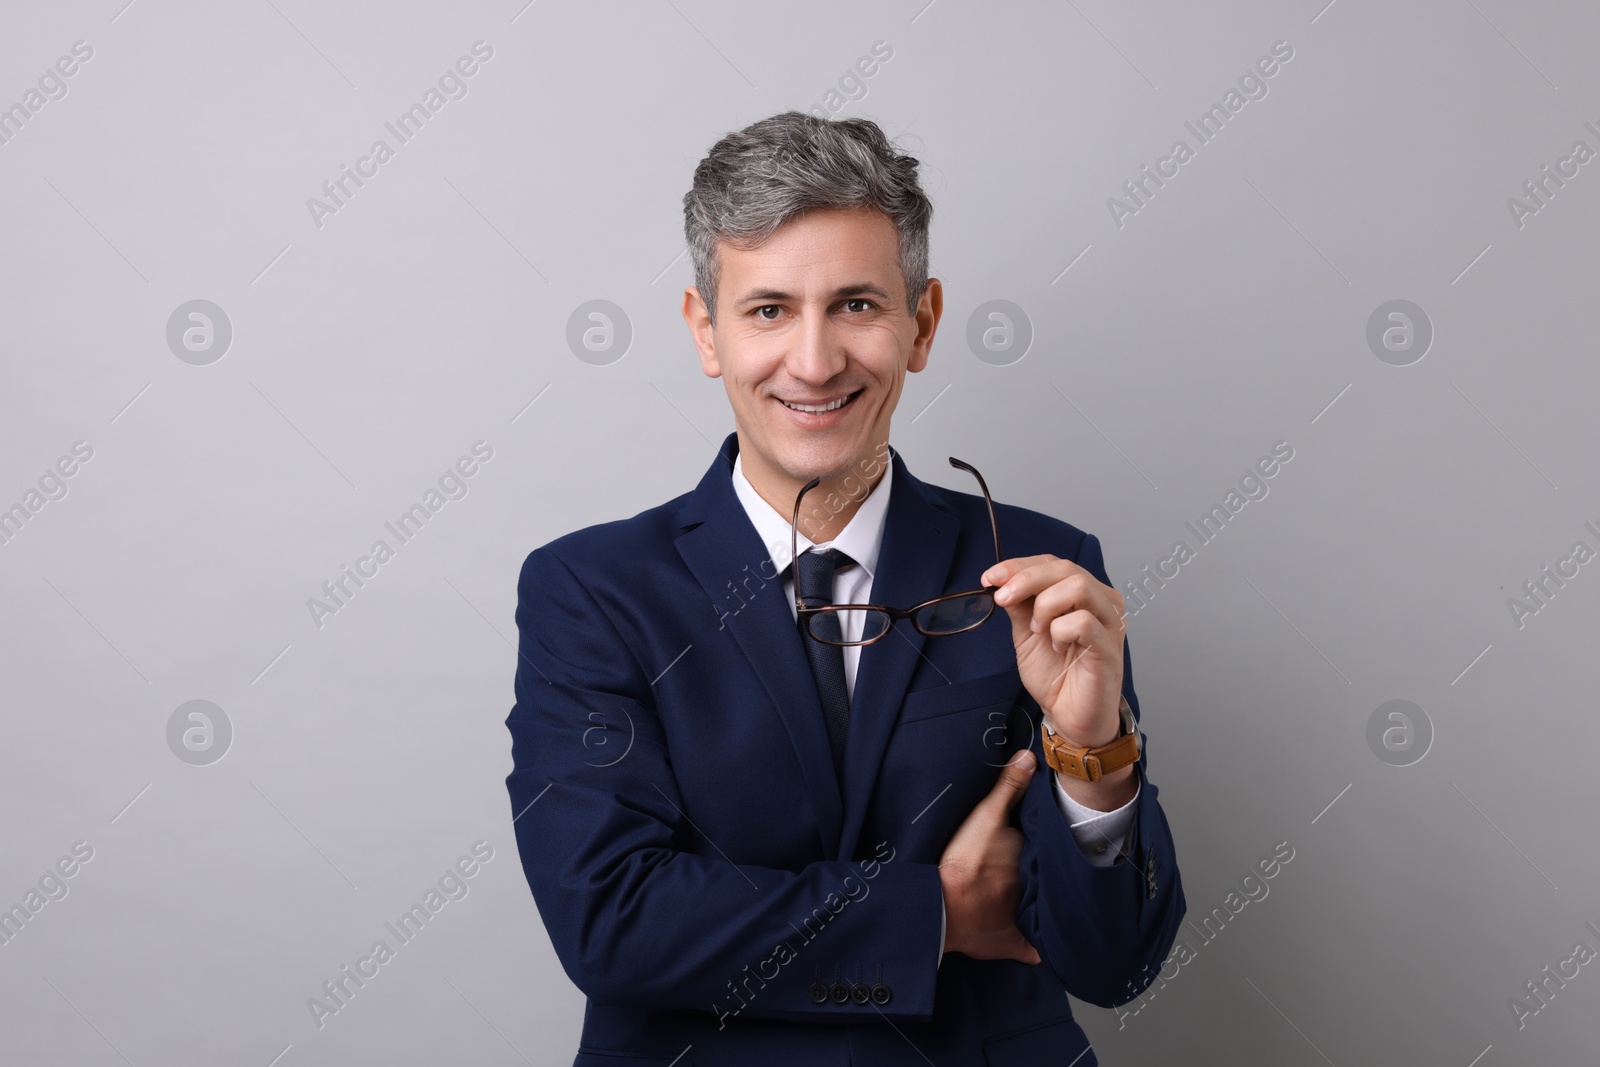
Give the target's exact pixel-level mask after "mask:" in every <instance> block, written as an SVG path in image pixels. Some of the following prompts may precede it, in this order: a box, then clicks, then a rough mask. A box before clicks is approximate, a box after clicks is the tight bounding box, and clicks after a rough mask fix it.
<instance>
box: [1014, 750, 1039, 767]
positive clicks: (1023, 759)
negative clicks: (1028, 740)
mask: <svg viewBox="0 0 1600 1067" xmlns="http://www.w3.org/2000/svg"><path fill="white" fill-rule="evenodd" d="M1011 763H1012V766H1014V767H1016V768H1017V769H1018V770H1023V771H1031V770H1033V764H1034V758H1033V751H1032V750H1031V749H1026V748H1025V749H1023V750H1022V751H1021V752H1019V753H1017V758H1016V759H1014V760H1012V761H1011Z"/></svg>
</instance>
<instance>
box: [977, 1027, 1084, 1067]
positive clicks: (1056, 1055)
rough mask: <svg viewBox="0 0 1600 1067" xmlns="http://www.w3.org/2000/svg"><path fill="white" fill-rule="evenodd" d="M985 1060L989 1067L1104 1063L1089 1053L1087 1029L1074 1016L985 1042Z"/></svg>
mask: <svg viewBox="0 0 1600 1067" xmlns="http://www.w3.org/2000/svg"><path fill="white" fill-rule="evenodd" d="M983 1059H984V1062H985V1063H986V1064H988V1067H1044V1065H1045V1064H1059V1065H1061V1067H1066V1065H1068V1064H1070V1065H1071V1067H1096V1065H1097V1064H1098V1063H1099V1062H1100V1061H1099V1060H1098V1059H1096V1058H1095V1054H1094V1053H1093V1052H1091V1051H1090V1050H1089V1038H1088V1037H1087V1036H1086V1035H1085V1034H1084V1032H1083V1028H1082V1027H1080V1026H1079V1025H1078V1023H1077V1021H1076V1020H1075V1019H1073V1018H1072V1016H1070V1015H1066V1016H1063V1017H1061V1018H1059V1019H1052V1020H1050V1021H1049V1022H1044V1023H1035V1024H1032V1025H1029V1026H1025V1027H1023V1028H1022V1029H1021V1030H1013V1031H1011V1032H1010V1033H1005V1034H1001V1035H999V1036H998V1037H991V1038H987V1039H985V1040H984V1042H983Z"/></svg>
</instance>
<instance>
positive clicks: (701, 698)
mask: <svg viewBox="0 0 1600 1067" xmlns="http://www.w3.org/2000/svg"><path fill="white" fill-rule="evenodd" d="M916 168H917V161H916V160H915V159H912V158H910V157H908V156H904V155H900V154H898V153H897V152H896V151H895V150H894V149H893V148H892V146H890V145H889V143H888V142H887V140H886V139H885V138H884V136H883V133H882V131H881V130H879V129H878V127H877V126H876V125H875V124H873V123H871V122H869V121H865V120H861V119H849V120H840V121H828V120H823V119H818V118H816V117H814V116H810V115H806V114H802V113H800V112H794V111H791V112H787V113H784V114H781V115H776V116H773V117H772V118H769V119H766V120H763V121H762V122H758V123H756V124H754V125H752V126H750V127H749V128H747V129H745V130H742V131H740V132H738V133H734V134H729V135H728V136H727V137H725V138H723V139H722V140H721V141H720V142H718V144H717V145H716V146H715V147H714V148H713V149H712V150H711V152H710V154H709V155H708V156H707V157H706V158H705V160H703V161H702V162H701V164H700V165H699V167H698V168H697V169H696V171H695V177H694V185H693V188H692V190H691V191H690V192H689V194H688V195H687V196H686V197H685V216H686V229H687V235H688V241H689V248H690V250H691V252H692V254H693V257H694V268H695V282H696V284H695V285H693V286H690V287H688V289H686V291H685V294H684V304H683V315H684V319H685V321H686V322H687V323H688V325H689V330H690V333H691V334H692V335H693V338H694V342H695V345H696V347H697V349H698V350H699V354H700V362H701V366H702V369H703V370H704V371H705V373H706V374H707V375H708V376H710V377H714V378H716V377H720V378H721V379H722V381H723V384H724V386H725V387H726V389H727V394H728V399H729V402H730V404H731V405H732V407H733V415H734V423H735V427H736V429H735V432H734V433H732V434H730V435H729V436H728V437H727V439H726V440H725V441H724V443H723V445H722V449H721V451H720V453H719V454H718V456H717V457H716V458H715V459H714V460H713V461H712V463H711V466H710V469H709V470H707V472H706V474H705V476H704V477H703V478H702V479H701V480H700V484H699V485H698V487H696V488H695V489H694V490H693V491H692V492H689V493H686V494H684V495H682V496H679V497H677V498H676V499H674V500H671V501H669V502H667V503H665V504H663V505H661V506H659V507H656V508H652V509H650V510H648V511H644V512H641V513H640V514H638V515H636V516H634V517H633V518H631V519H626V520H621V521H617V522H610V523H604V524H601V525H598V526H592V527H589V528H588V529H584V530H580V531H577V532H575V533H571V534H568V535H566V536H564V537H560V538H557V539H556V540H554V541H552V542H551V543H549V544H548V545H545V546H544V547H542V548H540V549H537V550H536V551H534V552H533V553H531V554H530V555H529V556H528V558H527V561H526V562H525V563H524V565H523V568H522V574H521V578H520V581H519V585H518V606H517V616H516V618H517V625H518V628H519V631H520V635H521V639H520V657H519V661H518V666H517V675H516V698H517V699H516V706H515V707H514V708H513V709H512V711H511V715H510V717H509V718H508V720H507V723H506V725H507V727H508V728H509V729H510V731H511V736H512V741H513V745H512V755H513V761H514V764H515V767H514V769H513V771H512V772H511V774H510V776H509V777H508V778H507V787H508V789H509V791H510V795H511V808H512V812H513V816H514V818H515V827H516V834H517V844H518V847H519V849H520V851H521V856H522V862H523V867H524V869H525V871H526V873H527V877H528V883H529V886H530V887H531V888H532V890H533V895H534V899H535V901H536V903H537V905H538V908H539V912H540V915H541V917H542V918H543V919H544V923H545V927H546V929H547V930H548V931H549V934H550V939H551V942H552V944H553V945H554V946H555V950H556V954H557V956H558V957H559V958H560V960H561V964H562V966H563V967H564V968H565V970H566V972H567V974H568V976H569V977H570V978H571V979H572V981H573V982H574V983H576V984H577V986H578V987H579V988H580V989H582V990H583V991H584V993H585V994H586V995H587V996H588V1008H587V1012H586V1014H585V1018H584V1026H583V1036H582V1042H581V1047H580V1049H579V1053H578V1057H577V1059H576V1061H575V1063H576V1064H579V1065H582V1064H602V1063H604V1064H613V1065H614V1064H619V1063H624V1062H625V1063H628V1064H646V1063H651V1064H654V1063H659V1064H662V1065H666V1064H669V1063H673V1064H677V1065H679V1067H683V1065H687V1064H691V1063H693V1064H701V1065H704V1064H762V1065H769V1067H770V1065H782V1064H796V1065H801V1064H803V1065H808V1067H810V1065H825V1064H838V1065H840V1067H844V1065H846V1064H852V1063H853V1064H857V1065H862V1067H866V1065H872V1067H877V1065H884V1064H908V1065H909V1064H918V1065H921V1064H926V1063H928V1062H932V1063H937V1064H941V1065H943V1064H985V1063H987V1064H989V1065H991V1067H992V1065H1000V1064H1018V1065H1022V1064H1026V1065H1028V1067H1039V1065H1042V1064H1046V1063H1054V1064H1069V1063H1072V1064H1078V1065H1083V1067H1088V1065H1092V1064H1094V1063H1095V1062H1096V1060H1095V1058H1094V1054H1093V1053H1092V1052H1090V1051H1089V1050H1088V1042H1087V1039H1086V1038H1085V1036H1084V1034H1083V1031H1082V1030H1081V1029H1080V1028H1079V1027H1078V1025H1077V1023H1076V1022H1074V1021H1073V1019H1072V1015H1071V1009H1070V1007H1069V1005H1068V1001H1067V998H1066V996H1065V995H1064V993H1066V992H1070V993H1072V994H1073V995H1074V996H1077V997H1079V998H1081V999H1083V1000H1086V1001H1089V1002H1090V1003H1094V1004H1098V1005H1102V1006H1106V1007H1110V1006H1114V1005H1116V1004H1120V1003H1124V1002H1126V1001H1128V1000H1131V999H1132V998H1133V997H1134V996H1136V995H1137V994H1138V993H1139V992H1141V991H1142V990H1143V989H1144V987H1145V986H1146V985H1147V984H1148V983H1149V981H1150V980H1151V978H1152V977H1153V976H1154V974H1155V973H1156V972H1157V971H1158V970H1159V968H1160V965H1161V961H1162V960H1163V959H1164V958H1165V957H1166V954H1167V952H1168V950H1169V949H1170V948H1171V946H1172V942H1173V939H1174V936H1175V933H1176V929H1177V925H1178V923H1179V921H1180V919H1181V918H1182V916H1183V913H1184V898H1183V890H1182V886H1181V884H1180V882H1179V878H1178V869H1177V862H1176V856H1175V852H1174V847H1173V842H1172V837H1171V834H1170V831H1169V830H1168V827H1167V822H1166V818H1165V816H1164V815H1163V814H1162V812H1161V808H1160V805H1159V804H1158V803H1157V801H1156V788H1155V786H1154V785H1152V784H1151V783H1150V782H1149V781H1148V779H1147V778H1145V774H1144V772H1145V765H1146V757H1145V755H1144V754H1143V737H1142V735H1139V734H1138V732H1137V728H1136V726H1135V725H1134V718H1133V716H1134V715H1136V714H1137V711H1138V703H1137V700H1136V698H1135V696H1134V692H1133V684H1132V678H1131V676H1130V673H1129V669H1130V668H1129V659H1128V652H1127V646H1126V640H1125V636H1124V635H1125V621H1124V614H1123V599H1122V596H1121V595H1120V594H1118V593H1117V592H1116V590H1114V589H1113V588H1111V585H1110V583H1109V580H1108V578H1107V576H1106V571H1105V565H1104V562H1103V560H1102V557H1101V551H1100V545H1099V542H1098V541H1097V540H1096V539H1095V538H1094V537H1093V536H1091V535H1088V534H1085V533H1083V532H1082V531H1080V530H1078V529H1076V528H1075V527H1073V526H1070V525H1068V524H1067V523H1065V522H1061V521H1058V520H1056V519H1053V518H1050V517H1048V516H1045V515H1040V514H1038V513H1035V512H1031V511H1027V510H1024V509H1022V508H1018V507H1013V506H1008V505H1006V504H1004V503H995V504H994V505H993V515H994V517H995V521H994V523H993V524H991V513H990V510H989V507H988V506H987V505H986V503H985V500H984V497H981V496H978V495H975V494H972V493H961V492H955V491H952V490H948V489H944V488H941V487H939V486H935V485H932V484H929V483H925V482H922V481H920V480H918V479H917V478H915V477H913V476H912V474H911V472H910V471H909V470H907V469H906V466H905V463H904V460H903V459H902V458H901V457H900V455H899V454H898V453H897V452H895V451H894V450H893V449H892V448H890V447H889V445H888V440H889V425H890V419H891V417H892V415H893V414H894V411H895V407H896V404H897V402H898V401H899V398H900V393H901V388H902V386H903V384H904V379H905V374H906V372H907V371H921V370H922V369H923V367H924V366H926V365H927V362H928V356H929V350H930V348H931V346H932V344H933V337H934V331H935V329H936V328H937V326H938V322H939V316H940V313H941V311H942V307H943V295H942V288H941V286H940V283H939V281H938V279H936V278H929V277H928V276H927V263H928V252H927V249H928V222H929V219H930V217H931V214H932V208H931V205H930V204H929V202H928V200H927V197H926V196H925V195H924V194H923V192H922V190H921V188H920V187H919V185H918V182H917V178H916ZM1063 462H1065V458H1063ZM968 469H970V468H968ZM813 482H815V483H816V484H815V485H814V487H813V488H811V489H809V490H808V491H806V492H805V493H804V494H803V495H802V490H804V489H805V488H806V486H807V485H808V484H811V483H813ZM979 482H980V486H981V485H982V480H981V476H980V478H979ZM984 493H985V494H987V489H986V488H984ZM797 498H798V499H799V504H798V505H797V503H796V501H797ZM797 507H798V510H799V521H798V524H794V523H793V520H794V517H795V515H796V510H797ZM791 540H793V542H794V544H795V546H796V548H797V550H798V553H799V556H798V559H796V560H793V561H792V560H791ZM1001 544H1003V545H1004V546H1006V549H1007V550H1008V551H1009V552H1010V555H1008V556H1007V557H1006V558H1005V559H1004V560H998V559H997V555H998V553H999V551H1000V545H1001ZM791 563H794V564H795V565H793V566H792V565H791ZM797 583H798V585H799V589H798V590H797V589H796V585H797ZM985 590H988V592H985ZM797 592H798V594H799V596H798V598H797V595H796V594H797ZM963 593H964V594H974V593H975V594H976V595H968V596H966V597H961V596H954V595H953V594H963ZM941 596H947V597H949V599H946V600H943V601H940V602H939V603H938V604H936V605H929V606H925V607H919V608H918V610H917V611H916V612H914V613H913V612H907V611H906V609H909V608H913V607H917V606H919V605H924V604H925V602H927V601H930V600H934V599H935V598H938V597H941ZM991 598H992V601H993V603H997V604H998V605H999V606H1000V609H1002V610H994V609H993V606H992V604H991ZM797 599H798V602H797ZM829 604H832V605H839V604H858V605H882V606H884V607H887V608H891V609H897V610H898V615H899V616H900V617H898V618H893V625H892V627H890V626H889V625H888V623H889V622H890V620H891V617H892V616H891V615H887V614H884V613H882V612H867V611H859V610H858V611H846V612H831V611H820V612H819V611H815V610H813V609H815V608H819V607H823V606H825V605H829ZM802 607H803V608H804V609H805V610H804V611H802V610H801V609H802ZM907 616H910V617H907ZM869 638H875V639H872V640H870V643H851V642H863V641H865V640H866V639H869ZM1046 741H1048V742H1049V743H1050V748H1051V750H1052V751H1060V752H1062V753H1063V755H1062V756H1060V757H1054V756H1053V757H1052V759H1055V760H1056V761H1057V762H1058V763H1059V764H1060V766H1061V767H1062V768H1063V769H1062V770H1059V771H1057V770H1052V769H1051V768H1049V767H1041V766H1040V765H1039V760H1040V759H1042V758H1043V757H1044V752H1045V744H1046ZM1013 820H1015V822H1016V825H1013Z"/></svg>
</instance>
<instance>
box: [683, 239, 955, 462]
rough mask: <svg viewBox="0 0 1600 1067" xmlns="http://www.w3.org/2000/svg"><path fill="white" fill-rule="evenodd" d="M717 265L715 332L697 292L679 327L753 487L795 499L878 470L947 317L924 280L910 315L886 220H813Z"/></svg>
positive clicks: (725, 253)
mask: <svg viewBox="0 0 1600 1067" xmlns="http://www.w3.org/2000/svg"><path fill="white" fill-rule="evenodd" d="M717 255H718V256H719V257H720V264H721V268H722V269H721V277H720V279H719V283H718V297H717V322H716V325H715V326H712V325H711V324H710V322H709V318H708V317H707V315H706V313H705V306H704V303H703V302H702V301H701V299H700V294H699V291H698V290H697V289H695V288H694V287H693V286H691V287H689V289H688V290H687V291H686V293H685V296H684V318H685V320H686V321H688V323H689V327H690V330H691V332H692V333H693V334H694V337H695V343H696V345H697V346H698V348H699V351H700V363H701V366H702V368H703V369H704V370H705V373H706V374H707V375H709V376H710V377H713V378H716V377H720V378H722V380H723V384H724V385H725V386H726V387H727V390H728V400H729V402H730V403H731V404H732V405H733V413H734V421H735V423H736V425H737V428H738V431H739V444H740V451H741V455H742V456H743V457H744V466H745V469H746V471H747V474H748V476H749V477H750V478H751V480H752V481H753V482H754V481H756V480H757V478H758V477H765V478H766V479H767V481H768V483H769V484H771V483H772V482H773V481H785V480H786V481H788V482H789V483H791V484H794V483H798V484H799V485H803V484H804V483H805V482H808V481H810V480H811V479H812V478H813V477H818V476H821V477H824V478H829V477H837V476H843V475H844V474H847V473H849V471H850V469H851V468H852V467H853V466H855V465H856V464H857V463H858V462H860V461H870V460H871V459H872V458H874V457H876V458H877V459H880V460H881V459H882V453H881V452H879V451H878V448H879V446H880V444H881V443H882V442H884V441H886V440H888V437H889V419H890V416H891V415H893V413H894V409H895V405H896V404H897V403H898V402H899V400H900V390H901V386H902V385H903V384H904V381H905V374H906V371H907V370H911V371H920V370H922V368H923V367H925V366H926V365H927V362H928V349H929V347H930V346H931V345H932V343H933V333H934V329H935V327H936V326H937V324H938V318H939V312H940V310H941V307H942V297H941V294H940V289H939V282H938V280H937V279H931V278H930V279H929V281H928V286H927V289H926V291H925V292H924V293H923V295H922V298H921V300H920V301H919V307H918V313H917V314H916V315H914V316H913V315H912V314H910V313H909V312H908V310H907V307H906V286H905V279H904V278H903V277H902V276H901V273H900V258H899V244H898V240H897V235H896V233H895V229H894V225H893V224H892V223H891V222H890V221H889V219H888V218H887V216H885V215H883V214H882V213H881V212H877V211H871V210H845V209H834V208H829V209H819V210H816V211H811V212H808V213H806V214H805V215H801V216H799V217H797V218H794V219H791V220H790V221H789V222H787V223H785V224H784V225H783V226H781V227H780V228H779V229H778V230H777V231H776V232H775V233H774V234H773V235H772V237H771V238H770V239H769V240H768V241H767V242H766V243H765V244H763V245H762V246H761V247H759V248H754V249H738V248H733V247H730V246H729V245H727V244H726V243H724V244H722V245H720V246H719V247H718V250H717ZM841 401H843V404H842V406H838V405H839V403H840V402H841ZM798 407H805V408H810V409H817V408H825V407H826V408H832V410H826V411H819V410H811V411H802V410H797V408H798Z"/></svg>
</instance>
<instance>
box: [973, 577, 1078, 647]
mask: <svg viewBox="0 0 1600 1067" xmlns="http://www.w3.org/2000/svg"><path fill="white" fill-rule="evenodd" d="M1081 569H1082V568H1080V567H1078V565H1077V564H1076V563H1073V562H1071V561H1070V560H1064V559H1058V558H1057V557H1055V556H1026V557H1022V558H1019V559H1012V560H1006V561H1005V562H1004V563H1002V564H998V565H996V566H995V567H991V568H990V569H989V570H988V571H987V572H986V573H985V574H984V579H985V580H986V581H987V580H990V579H991V578H993V579H997V580H996V581H990V584H991V585H998V587H999V588H998V589H997V590H996V592H995V594H994V602H995V603H996V604H998V605H999V606H1000V607H1002V608H1004V609H1005V612H1006V614H1007V615H1008V616H1009V617H1010V619H1011V636H1012V639H1013V640H1014V641H1015V642H1017V643H1018V644H1021V643H1022V642H1023V641H1026V640H1027V639H1028V635H1029V634H1030V633H1032V632H1033V627H1032V622H1033V612H1034V607H1033V596H1034V594H1035V593H1038V592H1040V591H1042V590H1044V589H1047V588H1049V587H1050V586H1051V585H1052V584H1053V583H1055V582H1058V581H1060V580H1062V579H1063V578H1066V577H1068V576H1069V575H1071V574H1073V573H1074V572H1075V571H1078V570H1081Z"/></svg>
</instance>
